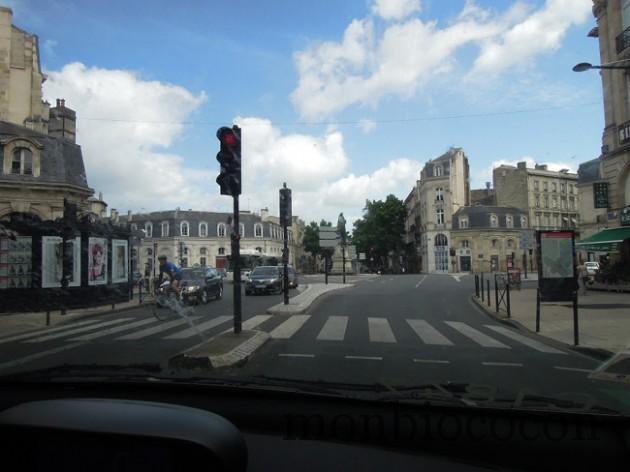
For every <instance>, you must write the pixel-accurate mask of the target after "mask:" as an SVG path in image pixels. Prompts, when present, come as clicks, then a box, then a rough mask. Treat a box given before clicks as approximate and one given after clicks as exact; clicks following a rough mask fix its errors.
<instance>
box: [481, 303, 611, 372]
mask: <svg viewBox="0 0 630 472" xmlns="http://www.w3.org/2000/svg"><path fill="white" fill-rule="evenodd" d="M469 300H470V301H471V302H472V303H473V304H474V305H477V307H478V308H480V309H481V310H482V311H483V312H484V313H485V314H486V315H488V316H489V317H491V318H492V319H494V320H495V321H499V322H501V323H503V324H506V325H508V326H511V327H512V328H516V329H518V330H519V331H523V332H527V333H531V334H534V335H536V336H539V337H541V338H544V339H545V340H546V341H549V342H551V343H553V344H557V345H559V346H561V347H562V348H564V349H567V350H569V351H573V352H576V353H578V354H582V355H584V356H588V357H589V358H591V359H595V360H598V361H604V360H607V359H609V358H610V357H612V356H614V355H615V353H614V352H612V351H608V350H606V349H602V348H597V347H585V346H574V345H573V344H567V343H565V342H562V341H558V340H557V339H554V338H550V337H548V336H545V335H544V334H540V333H537V332H535V331H532V330H531V329H529V328H527V327H526V326H525V325H523V324H521V323H520V322H518V321H516V320H512V319H506V318H500V317H499V316H497V314H496V312H495V311H492V310H489V309H488V306H487V305H486V304H485V303H482V302H481V299H478V298H477V297H476V296H475V295H474V294H473V295H471V296H470V298H469Z"/></svg>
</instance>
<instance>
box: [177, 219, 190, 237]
mask: <svg viewBox="0 0 630 472" xmlns="http://www.w3.org/2000/svg"><path fill="white" fill-rule="evenodd" d="M179 234H181V235H182V236H188V235H189V231H188V222H187V221H182V222H181V223H180V224H179Z"/></svg>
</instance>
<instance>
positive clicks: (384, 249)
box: [352, 195, 407, 268]
mask: <svg viewBox="0 0 630 472" xmlns="http://www.w3.org/2000/svg"><path fill="white" fill-rule="evenodd" d="M363 211H364V214H363V217H362V218H360V219H358V220H357V221H355V223H354V231H353V232H352V239H353V241H354V244H355V245H356V246H357V250H358V251H359V252H365V253H366V255H367V258H368V263H369V265H370V266H371V267H373V268H382V267H386V266H387V265H388V264H387V260H388V257H389V254H390V252H393V253H394V254H399V253H400V252H401V251H402V250H403V249H404V247H405V241H404V234H405V219H406V217H407V208H406V207H405V204H404V202H403V201H402V200H400V199H398V198H396V197H395V196H394V195H388V196H387V198H386V199H385V201H381V200H374V201H370V200H368V201H366V204H365V208H364V209H363ZM372 259H374V260H373V261H372ZM396 263H397V261H396Z"/></svg>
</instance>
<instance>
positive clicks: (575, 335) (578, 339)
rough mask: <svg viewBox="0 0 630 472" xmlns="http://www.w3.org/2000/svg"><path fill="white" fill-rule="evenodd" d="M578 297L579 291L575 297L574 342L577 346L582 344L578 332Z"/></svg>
mask: <svg viewBox="0 0 630 472" xmlns="http://www.w3.org/2000/svg"><path fill="white" fill-rule="evenodd" d="M577 304H578V295H577V291H576V292H575V293H574V295H573V342H574V343H575V345H576V346H577V345H578V344H579V343H580V337H579V332H578V305H577Z"/></svg>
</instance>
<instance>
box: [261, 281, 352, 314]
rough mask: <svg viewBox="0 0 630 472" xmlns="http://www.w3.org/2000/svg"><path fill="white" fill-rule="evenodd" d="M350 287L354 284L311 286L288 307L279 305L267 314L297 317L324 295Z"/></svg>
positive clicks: (290, 301) (290, 302)
mask: <svg viewBox="0 0 630 472" xmlns="http://www.w3.org/2000/svg"><path fill="white" fill-rule="evenodd" d="M350 287H354V284H309V285H308V288H307V289H306V290H304V291H303V292H302V293H300V294H299V295H296V296H295V297H293V298H290V299H289V304H288V305H285V304H283V303H279V304H278V305H274V306H272V307H271V308H268V309H267V313H269V314H270V315H297V314H300V313H304V312H305V311H306V310H308V309H309V308H310V307H311V305H312V304H313V303H314V302H315V300H317V299H318V298H319V297H321V296H322V295H324V294H326V293H329V292H332V291H334V290H340V289H343V288H350Z"/></svg>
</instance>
